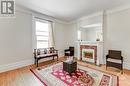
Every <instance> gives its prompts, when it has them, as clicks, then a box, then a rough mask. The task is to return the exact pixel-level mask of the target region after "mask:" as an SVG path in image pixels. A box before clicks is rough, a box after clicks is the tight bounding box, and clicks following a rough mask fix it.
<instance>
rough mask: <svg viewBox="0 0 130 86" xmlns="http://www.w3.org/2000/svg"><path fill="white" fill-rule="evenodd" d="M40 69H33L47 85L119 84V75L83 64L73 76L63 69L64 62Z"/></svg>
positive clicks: (115, 85)
mask: <svg viewBox="0 0 130 86" xmlns="http://www.w3.org/2000/svg"><path fill="white" fill-rule="evenodd" d="M40 69H41V70H37V69H31V71H32V73H34V75H35V76H36V77H37V78H38V79H39V80H40V81H41V82H42V83H43V84H44V85H45V86H119V81H118V76H116V75H112V74H108V73H105V72H102V71H99V70H96V69H93V68H90V67H85V66H81V65H77V70H76V72H75V73H72V74H71V76H70V75H69V73H68V72H65V71H63V63H62V62H60V63H58V64H55V65H54V64H53V65H49V66H48V67H46V68H45V67H41V68H40ZM48 76H49V77H48Z"/></svg>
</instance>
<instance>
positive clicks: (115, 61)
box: [107, 58, 122, 64]
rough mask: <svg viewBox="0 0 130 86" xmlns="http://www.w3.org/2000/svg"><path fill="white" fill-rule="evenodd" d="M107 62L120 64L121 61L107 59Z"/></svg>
mask: <svg viewBox="0 0 130 86" xmlns="http://www.w3.org/2000/svg"><path fill="white" fill-rule="evenodd" d="M107 61H109V62H114V63H119V64H121V63H122V62H121V60H118V59H112V58H108V59H107Z"/></svg>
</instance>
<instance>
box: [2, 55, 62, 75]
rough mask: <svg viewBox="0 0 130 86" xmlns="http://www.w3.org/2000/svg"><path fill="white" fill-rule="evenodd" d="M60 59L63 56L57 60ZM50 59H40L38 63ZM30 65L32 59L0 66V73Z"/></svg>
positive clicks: (32, 62) (32, 61)
mask: <svg viewBox="0 0 130 86" xmlns="http://www.w3.org/2000/svg"><path fill="white" fill-rule="evenodd" d="M60 57H63V56H59V58H60ZM51 59H52V58H45V59H41V60H40V61H39V63H40V62H44V61H47V60H51ZM32 64H34V60H33V59H29V60H24V61H19V62H14V63H9V64H4V65H0V73H2V72H6V71H10V70H14V69H17V68H21V67H25V66H28V65H32Z"/></svg>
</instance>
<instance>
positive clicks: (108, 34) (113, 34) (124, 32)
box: [66, 8, 130, 69]
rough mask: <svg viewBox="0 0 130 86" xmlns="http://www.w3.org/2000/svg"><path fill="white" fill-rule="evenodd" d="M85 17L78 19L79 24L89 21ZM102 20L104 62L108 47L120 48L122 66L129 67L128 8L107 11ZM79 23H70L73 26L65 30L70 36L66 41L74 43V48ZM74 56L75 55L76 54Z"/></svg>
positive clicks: (129, 20) (129, 13) (129, 19)
mask: <svg viewBox="0 0 130 86" xmlns="http://www.w3.org/2000/svg"><path fill="white" fill-rule="evenodd" d="M85 19H86V18H82V21H78V22H79V24H80V25H85V24H88V22H89V21H87V20H85ZM100 19H101V18H100ZM84 20H85V21H84ZM93 20H95V19H93ZM103 22H104V24H103V26H104V28H103V35H104V36H103V37H104V38H103V39H104V62H105V58H106V57H105V56H106V54H107V53H108V50H109V49H115V50H121V51H122V56H123V57H124V68H126V69H130V52H129V51H130V46H129V45H130V8H129V9H126V10H119V11H115V12H111V13H107V14H106V16H105V17H104V21H103ZM80 25H78V24H76V23H71V25H70V26H73V27H69V30H68V32H66V33H69V34H68V36H69V37H70V38H69V39H68V43H69V44H73V43H74V44H73V45H75V47H76V48H77V46H76V41H77V39H76V37H77V34H76V33H77V29H78V28H79V26H80ZM74 26H76V27H74ZM66 40H67V39H66ZM72 40H73V41H72ZM76 52H77V51H75V53H76ZM75 56H77V54H76V55H75Z"/></svg>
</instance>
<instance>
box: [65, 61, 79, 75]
mask: <svg viewBox="0 0 130 86" xmlns="http://www.w3.org/2000/svg"><path fill="white" fill-rule="evenodd" d="M63 70H64V71H66V72H68V73H69V75H71V73H74V72H75V71H76V70H77V62H76V61H64V62H63Z"/></svg>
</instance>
